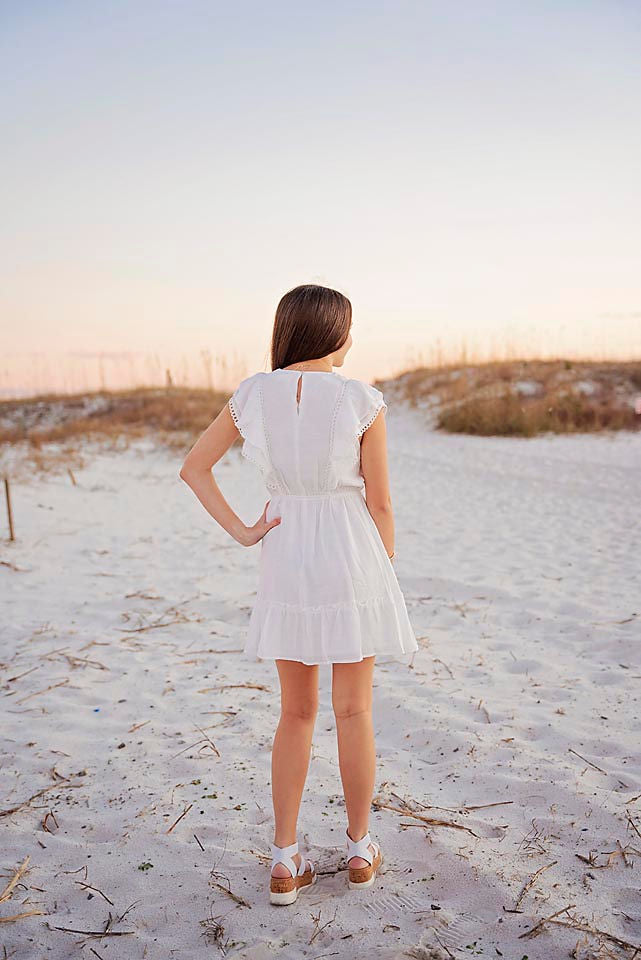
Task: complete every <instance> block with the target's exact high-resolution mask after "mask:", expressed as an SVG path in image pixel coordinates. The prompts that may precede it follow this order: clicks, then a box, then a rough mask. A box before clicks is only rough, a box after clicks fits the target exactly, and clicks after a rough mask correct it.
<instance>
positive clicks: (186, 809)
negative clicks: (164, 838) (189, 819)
mask: <svg viewBox="0 0 641 960" xmlns="http://www.w3.org/2000/svg"><path fill="white" fill-rule="evenodd" d="M192 807H193V803H190V804H189V806H188V807H186V808H185V809H184V810H183V812H182V813H181V814H180V816H179V817H178V819H177V820H174V822H173V823H172V825H171V826H170V828H169V830H165V833H171V831H172V830H173V829H174V827H175V826H177V825H178V824H179V823H180V821H181V820H182V818H183V817H186V816H187V814H188V813H189V811H190V810H191V808H192Z"/></svg>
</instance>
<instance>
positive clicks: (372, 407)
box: [348, 380, 387, 437]
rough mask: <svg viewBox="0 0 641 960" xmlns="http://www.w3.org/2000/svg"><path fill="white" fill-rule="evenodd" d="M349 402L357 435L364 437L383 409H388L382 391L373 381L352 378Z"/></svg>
mask: <svg viewBox="0 0 641 960" xmlns="http://www.w3.org/2000/svg"><path fill="white" fill-rule="evenodd" d="M350 386H351V388H352V389H351V390H350V391H349V397H348V403H349V405H350V406H351V410H352V415H353V421H354V430H355V434H356V437H362V436H363V434H364V433H365V431H366V430H367V428H368V427H371V425H372V424H373V423H374V420H375V419H376V417H377V416H378V414H379V413H380V411H381V410H387V404H386V403H385V400H384V398H383V394H382V392H381V391H380V390H379V389H377V387H373V386H372V385H371V383H363V381H362V380H352V381H351V383H350Z"/></svg>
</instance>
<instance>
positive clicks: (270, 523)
mask: <svg viewBox="0 0 641 960" xmlns="http://www.w3.org/2000/svg"><path fill="white" fill-rule="evenodd" d="M270 503H271V500H268V501H267V503H266V504H265V509H264V510H263V512H262V514H261V516H260V519H259V520H257V521H256V523H255V524H254V526H253V527H246V528H245V535H244V537H243V546H244V547H253V546H254V544H255V543H258V541H259V540H262V539H263V537H264V536H265V534H266V533H267V531H268V530H271V529H272V527H277V526H278V524H279V523H280V520H281V518H280V517H273V518H272V519H271V520H268V519H267V507H268V506H269V504H270Z"/></svg>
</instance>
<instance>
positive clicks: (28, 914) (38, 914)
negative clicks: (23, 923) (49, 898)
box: [0, 910, 46, 923]
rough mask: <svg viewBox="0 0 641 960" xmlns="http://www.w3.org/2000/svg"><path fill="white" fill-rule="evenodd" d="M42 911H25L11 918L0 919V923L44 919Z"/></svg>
mask: <svg viewBox="0 0 641 960" xmlns="http://www.w3.org/2000/svg"><path fill="white" fill-rule="evenodd" d="M45 916H46V914H45V913H43V912H42V910H26V911H25V912H24V913H14V914H13V916H11V917H0V923H13V921H14V920H24V918H25V917H45Z"/></svg>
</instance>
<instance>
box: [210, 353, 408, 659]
mask: <svg viewBox="0 0 641 960" xmlns="http://www.w3.org/2000/svg"><path fill="white" fill-rule="evenodd" d="M299 377H302V385H301V395H300V404H297V402H296V392H297V386H298V380H299ZM386 408H387V404H386V403H385V401H384V400H383V394H382V393H381V391H380V390H377V389H376V388H375V387H373V386H371V385H370V384H367V383H363V382H362V381H360V380H353V379H348V378H347V377H344V376H343V375H342V374H339V373H333V372H325V371H322V370H305V371H303V372H301V371H300V370H291V369H290V370H284V369H278V370H272V371H271V372H262V371H261V372H260V373H255V374H253V375H252V376H250V377H247V378H246V379H245V380H242V381H241V383H240V384H239V385H238V387H237V389H236V390H235V391H234V393H233V395H232V396H231V397H230V399H229V409H230V412H231V415H232V418H233V420H234V423H235V424H236V426H237V428H238V430H239V432H240V434H241V436H242V438H243V445H242V449H241V452H242V454H243V456H244V457H246V458H247V459H248V460H250V461H252V462H253V463H254V464H256V466H258V468H259V469H260V471H261V473H262V476H263V480H264V482H265V485H266V487H267V491H268V493H269V494H270V500H269V504H268V507H267V514H266V515H267V519H268V520H271V519H273V517H278V516H279V517H281V522H280V524H278V525H276V526H275V527H272V528H271V529H270V530H268V531H267V533H266V534H265V536H264V537H263V539H262V540H261V541H260V544H261V547H260V551H261V552H260V562H259V584H258V592H257V596H256V600H255V603H254V607H253V609H252V613H251V617H250V621H249V627H248V635H247V639H246V643H245V648H244V652H245V653H246V654H247V655H249V656H254V657H259V658H261V659H275V658H278V659H284V660H297V661H299V662H302V663H305V664H317V663H355V662H357V661H360V660H362V659H363V657H369V656H372V655H375V656H376V657H377V659H379V660H381V659H382V660H395V659H400V658H401V657H402V656H404V655H405V654H409V653H412V652H413V651H414V650H417V649H418V644H417V642H416V637H415V635H414V631H413V629H412V626H411V624H410V621H409V617H408V614H407V609H406V606H405V600H404V598H403V594H402V593H401V589H400V587H399V584H398V580H397V579H396V573H395V571H394V568H393V566H392V562H391V560H390V559H389V557H388V556H387V550H386V549H385V546H384V544H383V541H382V540H381V537H380V534H379V532H378V529H377V527H376V524H375V523H374V520H373V519H372V516H371V514H370V512H369V510H368V509H367V504H366V502H365V498H364V489H365V485H364V480H363V475H362V473H361V470H360V438H361V437H362V435H363V433H364V432H365V430H366V429H367V428H368V427H369V426H370V425H371V424H372V422H373V421H374V418H375V417H376V415H377V414H378V412H379V410H381V409H386Z"/></svg>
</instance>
